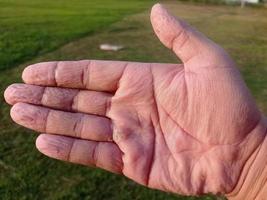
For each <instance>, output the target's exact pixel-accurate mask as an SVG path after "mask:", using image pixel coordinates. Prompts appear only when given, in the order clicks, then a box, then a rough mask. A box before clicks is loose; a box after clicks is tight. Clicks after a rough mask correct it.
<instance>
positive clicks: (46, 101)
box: [4, 84, 111, 115]
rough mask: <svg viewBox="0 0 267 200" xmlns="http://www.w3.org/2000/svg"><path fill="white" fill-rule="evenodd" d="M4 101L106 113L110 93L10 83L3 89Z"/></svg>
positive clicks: (96, 113) (12, 103)
mask: <svg viewBox="0 0 267 200" xmlns="http://www.w3.org/2000/svg"><path fill="white" fill-rule="evenodd" d="M4 96H5V99H6V101H7V102H8V103H9V104H11V105H14V104H16V103H18V102H24V103H30V104H35V105H43V106H46V107H50V108H55V109H58V110H65V111H72V112H73V111H75V112H83V113H88V114H95V115H106V113H107V110H108V109H109V102H110V99H111V94H109V93H104V92H95V91H89V90H77V89H63V88H56V87H42V86H36V85H27V84H12V85H10V86H9V87H8V88H7V89H6V91H5V94H4Z"/></svg>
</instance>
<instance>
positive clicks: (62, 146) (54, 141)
mask: <svg viewBox="0 0 267 200" xmlns="http://www.w3.org/2000/svg"><path fill="white" fill-rule="evenodd" d="M72 143H73V139H72V138H67V137H64V136H57V135H50V134H40V135H39V136H38V137H37V139H36V141H35V146H36V148H37V149H38V151H40V152H41V153H42V154H44V155H46V156H48V157H51V158H55V159H59V160H66V161H67V160H68V157H69V153H70V150H71V146H72Z"/></svg>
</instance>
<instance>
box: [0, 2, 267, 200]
mask: <svg viewBox="0 0 267 200" xmlns="http://www.w3.org/2000/svg"><path fill="white" fill-rule="evenodd" d="M17 2H19V1H17ZM137 2H138V1H137ZM164 2H165V4H166V6H167V7H168V8H170V9H171V10H172V12H173V13H175V14H176V15H179V16H181V17H182V18H184V19H186V20H187V21H189V22H190V23H191V24H193V25H194V26H196V27H197V28H198V29H199V30H201V31H202V32H204V33H205V34H207V35H208V36H209V37H210V38H212V39H213V40H215V41H217V42H218V43H219V44H220V45H222V46H223V47H224V48H225V49H227V51H228V52H229V53H230V54H231V55H232V57H233V58H234V59H235V60H236V62H237V64H238V65H239V67H240V70H241V72H242V74H243V75H244V77H245V80H246V82H247V84H248V86H249V88H250V89H251V90H252V93H253V95H254V96H255V97H256V100H257V103H258V105H259V107H260V108H261V109H262V111H263V112H264V113H265V114H267V101H266V99H267V78H266V77H267V38H266V33H267V12H266V9H263V8H257V9H256V8H245V9H242V10H241V9H240V8H238V7H227V6H204V5H192V4H181V3H174V1H164ZM77 4H78V3H77ZM77 6H78V5H77ZM103 6H104V5H103ZM114 7H115V6H114ZM88 23H89V22H88ZM103 42H112V43H116V44H122V45H125V47H126V48H125V49H124V50H121V51H119V52H103V51H101V50H99V48H98V46H99V44H101V43H103ZM10 57H11V56H10ZM86 58H87V59H113V60H135V61H147V62H151V61H153V62H177V59H176V57H175V56H174V55H173V54H172V53H171V52H170V51H168V50H167V49H166V48H164V47H163V46H162V45H161V44H160V42H159V41H158V40H157V38H156V37H155V35H154V34H153V32H152V30H151V26H150V22H149V9H147V11H146V12H142V13H139V14H135V15H131V16H129V15H128V16H127V17H125V18H124V19H123V20H120V21H119V22H117V23H115V24H113V25H112V26H109V27H105V28H102V29H101V31H98V32H96V33H94V34H90V35H89V36H86V37H83V38H80V39H78V40H76V41H73V42H70V43H68V44H66V45H64V46H62V47H61V48H59V49H57V50H56V51H53V52H50V53H47V54H45V55H42V56H39V57H36V58H34V59H33V60H28V61H27V62H26V63H22V64H21V65H19V66H17V67H15V68H10V69H6V70H2V71H1V72H0V91H1V93H2V92H3V90H4V88H5V87H6V86H7V85H8V84H10V83H13V82H20V81H21V79H20V73H21V72H22V70H23V68H24V67H25V66H26V65H28V64H30V63H34V62H39V61H47V60H78V59H86ZM8 113H9V107H8V106H7V105H6V104H5V103H4V101H3V97H2V95H1V96H0V199H27V200H28V199H38V200H39V199H49V200H50V199H51V200H54V199H62V200H63V199H67V200H69V199H94V200H95V199H97V200H98V199H99V200H100V199H111V200H112V199H114V200H118V199H122V200H123V199H125V200H126V199H137V200H139V199H140V200H141V199H155V200H163V199H169V200H172V199H173V200H211V199H216V198H215V197H209V196H206V197H201V198H193V197H191V198H190V197H177V196H176V195H171V194H166V193H163V192H159V191H154V190H149V189H146V188H144V187H142V186H139V185H137V184H135V183H133V182H132V181H129V180H127V179H126V178H123V177H120V176H118V175H113V174H109V173H107V172H104V171H102V170H95V169H89V168H87V167H83V166H77V165H72V164H67V163H64V162H60V161H56V160H51V159H49V158H46V157H45V156H43V155H41V154H39V153H38V152H37V150H36V149H35V147H34V139H35V138H36V134H32V132H31V131H29V130H26V129H24V128H21V127H19V126H17V125H15V124H14V123H12V122H11V120H10V117H9V114H8Z"/></svg>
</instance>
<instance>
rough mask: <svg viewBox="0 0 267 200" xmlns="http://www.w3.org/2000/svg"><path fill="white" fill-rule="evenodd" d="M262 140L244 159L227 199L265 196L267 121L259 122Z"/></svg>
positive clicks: (266, 183) (258, 199) (244, 199)
mask: <svg viewBox="0 0 267 200" xmlns="http://www.w3.org/2000/svg"><path fill="white" fill-rule="evenodd" d="M259 126H260V127H259V128H258V129H257V130H256V131H259V134H263V135H264V137H263V140H262V142H261V143H260V144H259V145H258V147H257V148H256V149H255V151H254V152H253V153H252V155H251V156H250V157H249V159H248V160H247V161H246V164H245V165H244V167H243V169H242V172H241V175H240V178H239V181H238V183H237V185H236V187H235V188H234V190H233V191H232V192H231V193H230V194H228V195H227V197H228V199H229V200H264V199H266V197H267V137H266V134H267V121H266V119H265V118H264V119H263V120H262V122H261V123H260V124H259Z"/></svg>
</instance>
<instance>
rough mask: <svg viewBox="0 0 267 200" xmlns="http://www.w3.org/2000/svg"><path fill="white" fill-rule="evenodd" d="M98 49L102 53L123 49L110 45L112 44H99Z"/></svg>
mask: <svg viewBox="0 0 267 200" xmlns="http://www.w3.org/2000/svg"><path fill="white" fill-rule="evenodd" d="M100 49H101V50H104V51H118V50H121V49H123V46H121V45H112V44H101V45H100Z"/></svg>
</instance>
